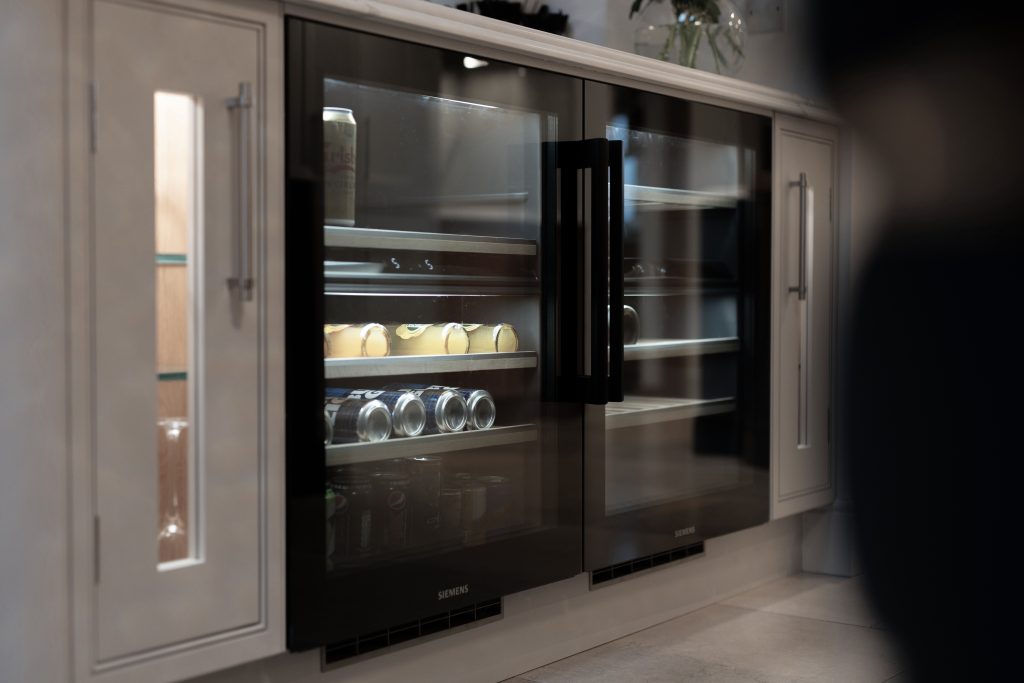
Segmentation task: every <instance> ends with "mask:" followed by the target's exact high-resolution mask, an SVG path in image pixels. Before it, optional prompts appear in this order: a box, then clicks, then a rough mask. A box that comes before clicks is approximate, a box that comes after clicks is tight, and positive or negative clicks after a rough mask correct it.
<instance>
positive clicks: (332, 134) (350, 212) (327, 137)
mask: <svg viewBox="0 0 1024 683" xmlns="http://www.w3.org/2000/svg"><path fill="white" fill-rule="evenodd" d="M355 218H356V119H355V117H354V116H352V110H351V109H343V108H342V107H324V221H325V222H326V223H327V224H328V225H355V223H356V221H355Z"/></svg>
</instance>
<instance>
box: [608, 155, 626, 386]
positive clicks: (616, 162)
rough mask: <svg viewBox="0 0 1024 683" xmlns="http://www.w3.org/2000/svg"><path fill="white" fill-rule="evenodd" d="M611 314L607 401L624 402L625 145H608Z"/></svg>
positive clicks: (609, 307)
mask: <svg viewBox="0 0 1024 683" xmlns="http://www.w3.org/2000/svg"><path fill="white" fill-rule="evenodd" d="M608 164H609V172H608V185H609V187H608V194H609V202H608V212H609V229H608V247H609V256H608V287H609V292H610V296H609V301H608V310H609V312H610V313H611V321H610V323H609V329H608V337H609V339H608V341H609V344H610V349H609V357H608V362H609V365H610V367H609V368H608V400H609V401H622V400H623V395H622V364H623V358H624V356H625V348H624V340H623V338H622V309H623V307H624V306H625V291H624V287H625V285H624V281H623V272H622V270H623V239H624V237H623V232H624V225H623V224H624V222H625V196H624V185H623V184H622V183H623V180H622V141H620V140H612V141H610V142H609V143H608Z"/></svg>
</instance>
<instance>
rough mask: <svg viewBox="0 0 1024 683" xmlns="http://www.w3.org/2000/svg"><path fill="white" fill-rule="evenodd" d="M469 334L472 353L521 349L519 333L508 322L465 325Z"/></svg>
mask: <svg viewBox="0 0 1024 683" xmlns="http://www.w3.org/2000/svg"><path fill="white" fill-rule="evenodd" d="M463 327H464V328H466V333H467V334H468V335H469V352H470V353H496V352H498V353H505V352H509V351H518V350H519V335H518V334H516V328H514V327H512V326H511V325H509V324H508V323H498V324H497V325H483V324H479V323H477V324H471V325H463Z"/></svg>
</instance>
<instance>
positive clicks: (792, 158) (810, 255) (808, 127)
mask: <svg viewBox="0 0 1024 683" xmlns="http://www.w3.org/2000/svg"><path fill="white" fill-rule="evenodd" d="M774 142H775V144H774V148H775V162H774V163H775V169H776V170H775V173H774V174H773V175H774V196H775V202H774V204H775V208H774V212H775V225H776V228H775V230H774V231H773V232H774V235H775V237H774V250H773V251H774V258H773V261H774V263H773V268H772V271H773V273H772V277H773V290H774V291H773V318H774V326H773V339H772V341H773V351H772V355H773V376H772V417H773V419H772V427H773V431H774V435H773V439H772V518H773V519H775V518H779V517H785V516H787V515H792V514H796V513H799V512H803V511H805V510H810V509H813V508H816V507H821V506H823V505H828V504H829V503H831V502H832V500H833V498H834V497H835V488H834V482H835V477H834V471H833V459H832V455H831V447H830V446H831V444H830V439H831V433H830V420H831V403H832V402H831V397H832V381H831V376H832V367H833V364H832V353H831V351H832V330H833V329H834V325H833V323H834V295H833V292H834V286H833V268H834V256H833V254H834V249H833V247H834V225H835V223H834V216H835V208H836V205H837V204H836V202H837V197H836V192H835V188H836V182H835V179H836V169H837V166H836V163H837V162H836V158H837V147H838V132H837V131H836V130H835V129H834V128H832V127H829V126H824V125H821V124H816V123H812V122H808V121H801V120H799V119H793V118H789V117H783V116H776V118H775V132H774Z"/></svg>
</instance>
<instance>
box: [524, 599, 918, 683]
mask: <svg viewBox="0 0 1024 683" xmlns="http://www.w3.org/2000/svg"><path fill="white" fill-rule="evenodd" d="M901 668H902V666H901V664H900V662H899V661H898V659H897V658H896V656H895V655H894V654H893V653H892V652H891V649H890V647H889V645H888V642H887V640H886V634H885V633H884V632H883V631H878V630H873V629H869V628H864V627H861V626H854V625H848V624H841V623H836V622H831V621H818V620H814V619H807V618H804V617H794V616H789V615H784V614H776V613H771V612H761V611H756V610H750V609H745V608H740V607H732V606H726V605H712V606H710V607H706V608H704V609H702V610H698V611H697V612H693V613H691V614H688V615H684V616H682V617H679V618H677V619H673V620H672V621H669V622H666V623H664V624H660V625H658V626H654V627H652V628H649V629H646V630H644V631H640V632H639V633H635V634H633V635H631V636H626V637H625V638H621V639H619V640H617V641H613V642H611V643H608V644H606V645H603V646H601V647H598V648H595V649H593V650H589V651H587V652H582V653H580V654H578V655H575V656H573V657H569V658H568V659H564V660H561V661H559V662H554V663H553V664H549V665H548V666H545V667H542V668H540V669H536V670H534V671H530V672H527V673H525V674H521V675H520V677H521V678H525V679H526V680H527V681H534V682H536V683H569V682H574V681H581V682H582V681H588V682H589V681H593V682H594V683H612V682H618V681H652V682H666V683H667V682H668V681H685V680H706V681H715V682H720V683H725V682H727V681H729V682H736V683H746V682H749V681H762V682H767V683H774V682H779V683H782V682H807V683H810V682H811V681H815V682H817V681H835V682H837V683H845V682H849V683H861V682H864V683H881V682H882V681H885V680H886V679H887V678H891V677H892V676H894V675H896V674H897V673H899V671H900V670H901Z"/></svg>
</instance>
